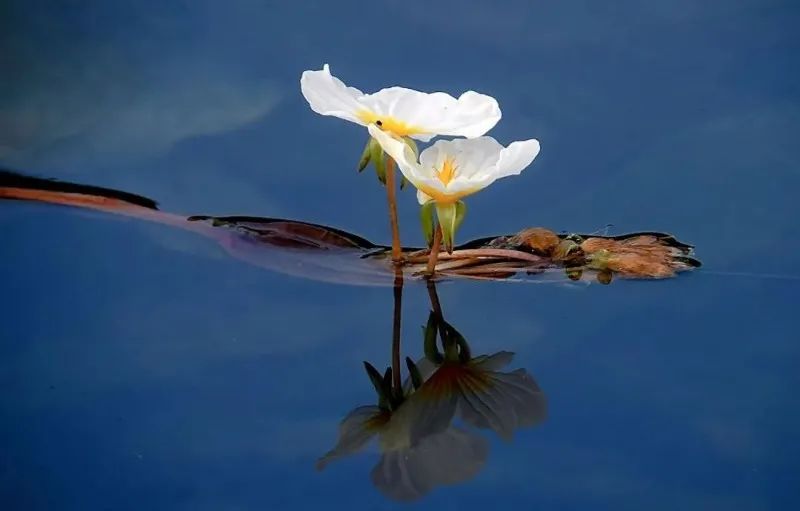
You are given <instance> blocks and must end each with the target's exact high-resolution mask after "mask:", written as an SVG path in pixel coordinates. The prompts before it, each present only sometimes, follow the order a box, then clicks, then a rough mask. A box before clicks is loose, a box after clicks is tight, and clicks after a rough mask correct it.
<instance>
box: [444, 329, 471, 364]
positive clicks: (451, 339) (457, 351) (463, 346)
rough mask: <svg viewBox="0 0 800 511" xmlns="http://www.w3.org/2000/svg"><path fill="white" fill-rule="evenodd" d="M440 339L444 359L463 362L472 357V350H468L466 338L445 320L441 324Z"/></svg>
mask: <svg viewBox="0 0 800 511" xmlns="http://www.w3.org/2000/svg"><path fill="white" fill-rule="evenodd" d="M442 340H443V344H444V357H445V359H447V360H450V361H453V362H455V361H459V362H461V363H462V364H465V363H467V362H469V360H470V359H471V358H472V350H470V348H469V344H468V343H467V340H466V339H465V338H464V336H463V335H461V332H459V331H458V330H456V329H455V328H454V327H453V325H451V324H450V323H448V322H447V321H444V322H443V324H442Z"/></svg>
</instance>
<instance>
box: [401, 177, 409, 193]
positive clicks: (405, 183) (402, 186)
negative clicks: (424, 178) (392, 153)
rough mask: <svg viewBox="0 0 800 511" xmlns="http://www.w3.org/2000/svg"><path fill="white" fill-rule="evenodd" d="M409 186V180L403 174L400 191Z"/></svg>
mask: <svg viewBox="0 0 800 511" xmlns="http://www.w3.org/2000/svg"><path fill="white" fill-rule="evenodd" d="M407 184H408V179H406V176H404V175H403V174H402V173H401V174H400V189H401V190H403V189H404V188H405V187H406V185H407Z"/></svg>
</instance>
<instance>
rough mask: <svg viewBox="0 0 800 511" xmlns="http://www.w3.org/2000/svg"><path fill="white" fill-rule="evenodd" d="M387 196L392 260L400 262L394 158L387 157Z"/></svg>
mask: <svg viewBox="0 0 800 511" xmlns="http://www.w3.org/2000/svg"><path fill="white" fill-rule="evenodd" d="M386 196H387V198H388V199H389V222H390V223H391V226H392V261H394V262H395V263H399V262H400V261H401V259H402V257H403V256H402V251H401V250H402V249H401V248H400V225H399V223H398V221H397V199H396V197H395V185H394V160H393V159H391V158H386Z"/></svg>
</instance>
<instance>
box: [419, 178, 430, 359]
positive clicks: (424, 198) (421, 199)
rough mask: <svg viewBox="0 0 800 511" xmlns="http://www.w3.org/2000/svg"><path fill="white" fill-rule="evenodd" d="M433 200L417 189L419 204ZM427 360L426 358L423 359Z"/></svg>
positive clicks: (422, 204)
mask: <svg viewBox="0 0 800 511" xmlns="http://www.w3.org/2000/svg"><path fill="white" fill-rule="evenodd" d="M432 200H433V197H431V196H430V195H428V194H427V193H425V192H423V191H422V190H417V202H419V205H420V206H424V205H425V204H427V203H429V202H430V201H432ZM425 360H427V359H425Z"/></svg>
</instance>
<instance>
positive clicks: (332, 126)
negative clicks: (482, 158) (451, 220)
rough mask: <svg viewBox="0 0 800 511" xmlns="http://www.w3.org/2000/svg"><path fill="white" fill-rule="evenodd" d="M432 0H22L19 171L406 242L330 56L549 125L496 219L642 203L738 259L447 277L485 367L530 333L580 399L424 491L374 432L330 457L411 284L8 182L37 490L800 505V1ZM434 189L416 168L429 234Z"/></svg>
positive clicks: (486, 206)
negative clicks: (285, 257)
mask: <svg viewBox="0 0 800 511" xmlns="http://www.w3.org/2000/svg"><path fill="white" fill-rule="evenodd" d="M426 4H427V3H423V2H418V3H417V2H394V1H386V2H380V1H378V2H363V3H362V2H344V1H339V2H323V1H310V2H304V3H302V6H301V5H294V4H291V3H289V2H281V3H277V2H226V3H225V5H224V6H223V4H222V3H219V2H136V3H133V4H131V5H127V6H125V5H116V3H112V2H101V1H96V2H74V3H73V2H55V1H52V2H29V1H26V2H22V1H18V2H14V1H11V2H4V3H3V4H2V6H1V7H0V77H2V78H0V165H2V167H4V168H10V169H14V170H17V171H22V172H26V173H29V174H35V175H39V176H47V177H54V178H58V179H61V180H65V181H76V182H83V183H90V184H95V185H101V186H107V187H111V188H117V189H122V190H127V191H130V192H134V193H138V194H142V195H145V196H148V197H152V198H154V199H156V200H158V201H159V203H160V204H161V207H162V208H163V209H165V210H168V211H174V212H182V213H187V214H214V215H225V214H243V215H260V216H272V217H286V218H294V219H299V220H308V221H314V222H320V223H325V224H328V225H334V226H337V227H340V228H343V229H346V230H348V231H351V232H355V233H358V234H360V235H362V236H365V237H367V238H369V239H371V240H373V241H375V242H379V243H385V242H387V241H388V219H387V217H386V213H385V211H386V210H385V198H384V194H383V190H382V189H381V188H380V187H379V186H378V184H377V181H376V180H375V178H374V176H372V175H369V174H368V173H365V174H364V175H357V174H356V172H355V168H354V167H355V163H356V161H357V159H358V156H359V154H360V150H361V148H362V146H363V144H364V142H365V137H366V134H365V132H364V131H363V130H362V129H359V128H357V127H355V126H353V125H348V124H347V123H344V122H342V121H338V120H335V119H332V118H323V117H320V116H317V115H315V114H313V113H312V112H311V111H310V110H309V109H308V107H307V105H306V103H305V101H304V99H303V98H302V96H301V95H300V92H299V85H298V80H299V76H300V73H301V72H302V71H303V70H305V69H312V68H313V69H316V68H319V67H321V65H322V64H323V63H325V62H329V63H330V64H331V67H332V70H333V72H334V74H336V75H338V76H340V77H342V78H343V79H344V80H345V81H346V82H347V83H349V84H352V85H354V86H357V87H359V88H362V89H363V90H367V91H370V90H377V89H378V88H381V87H383V86H387V85H392V84H402V85H406V86H410V87H414V88H417V89H421V90H446V91H449V92H451V93H460V92H461V91H462V90H464V89H468V88H473V89H476V90H479V91H482V92H486V93H489V94H492V95H494V96H495V97H497V98H498V101H499V102H500V104H501V107H502V108H503V120H502V121H501V122H500V123H499V124H498V126H497V127H496V128H495V129H494V130H493V131H492V135H494V136H495V137H496V138H498V139H499V140H500V141H502V142H504V143H508V142H510V141H512V140H516V139H523V138H529V137H536V138H538V139H539V140H540V141H541V143H542V153H541V155H540V156H539V157H538V158H537V160H536V161H535V162H534V164H533V166H532V167H531V168H529V169H528V170H526V171H525V172H524V173H523V174H522V176H521V177H518V178H514V179H508V180H504V181H502V182H499V183H497V184H496V185H494V186H493V187H491V188H490V189H489V190H487V191H485V192H484V193H481V194H478V195H476V196H475V197H473V198H472V199H471V200H470V201H469V205H470V212H469V216H468V218H467V221H466V222H465V225H464V227H463V228H462V230H461V232H460V237H461V239H462V240H466V239H468V238H473V237H479V236H486V235H495V234H501V233H506V232H512V231H516V230H518V229H520V228H522V227H526V226H531V225H544V226H547V227H550V228H553V229H555V230H568V231H593V230H596V229H598V228H601V227H603V226H605V225H606V224H609V223H610V224H613V225H614V227H613V228H612V232H620V233H621V232H627V231H635V230H662V231H669V232H672V233H674V234H676V235H677V236H678V237H679V238H680V239H682V240H685V241H688V242H691V243H694V244H696V246H697V253H698V256H699V257H700V258H701V259H702V260H703V261H704V263H705V266H704V268H703V269H701V270H699V271H697V272H694V273H691V274H687V275H682V276H681V277H680V278H677V279H674V280H669V281H661V282H615V283H613V284H612V285H610V286H600V285H591V286H588V287H585V286H578V287H575V286H567V285H563V284H545V285H526V284H510V283H478V282H455V283H448V284H444V285H442V286H440V288H439V295H440V298H441V301H442V306H443V308H444V309H445V311H446V315H447V319H448V321H450V322H451V323H452V324H453V325H454V326H455V327H456V328H457V329H458V330H459V331H460V332H461V333H462V334H463V335H464V336H465V337H466V338H467V339H468V340H469V343H470V346H471V348H472V351H473V355H479V354H492V353H496V352H500V351H504V350H505V351H513V352H515V353H516V356H515V358H514V360H513V362H512V363H511V364H510V365H509V366H508V369H507V370H509V371H510V370H511V369H517V368H524V369H525V370H526V371H527V373H528V374H529V375H530V376H531V377H533V378H534V379H535V381H536V382H537V383H538V385H539V386H540V387H541V390H542V391H543V393H544V395H545V396H546V399H547V418H546V420H545V421H544V422H542V423H540V424H538V425H536V426H535V427H530V428H522V429H519V430H517V431H516V432H515V434H514V438H513V441H510V442H508V441H502V440H500V439H499V438H498V435H496V434H494V433H493V432H491V431H479V432H478V433H477V435H478V437H479V438H478V439H477V440H474V441H475V442H477V443H478V444H480V445H481V446H483V447H484V448H485V452H484V454H485V456H484V457H485V460H483V461H482V462H480V463H476V466H477V468H476V470H475V472H476V473H475V475H474V477H472V478H471V479H469V480H468V481H465V482H461V483H459V484H455V485H449V486H437V487H435V488H433V489H432V490H431V491H430V492H429V493H428V494H427V495H426V496H424V497H422V498H420V499H418V500H416V501H414V502H413V503H398V502H395V501H394V500H392V499H390V498H387V496H385V495H384V494H383V493H382V492H381V491H380V490H379V489H377V488H376V486H375V485H373V483H372V481H371V478H370V472H371V471H372V470H373V467H374V466H375V465H376V464H377V463H378V462H379V460H380V457H381V454H380V452H379V449H378V447H377V446H376V445H375V444H374V443H373V444H372V445H371V446H370V447H368V448H367V449H366V450H365V451H364V452H363V453H360V454H357V455H354V456H351V457H348V458H345V459H342V460H339V461H336V462H334V463H332V464H331V465H330V466H328V467H327V468H326V469H325V470H324V471H321V472H318V471H317V470H316V469H315V462H316V460H317V459H318V458H319V457H320V456H321V455H323V454H324V453H325V452H326V451H328V450H329V449H330V448H331V447H333V445H334V444H335V442H336V437H337V430H338V424H339V421H340V420H341V419H342V418H343V417H344V416H345V415H346V414H347V413H348V412H349V411H350V410H352V409H353V408H355V407H357V406H360V405H371V404H375V402H376V397H375V391H374V390H373V388H372V385H371V384H370V381H369V380H368V378H367V376H366V374H365V372H364V370H363V367H362V361H364V360H367V361H370V362H371V363H372V364H374V365H375V366H376V367H378V368H381V369H382V368H383V367H386V366H387V365H388V364H389V362H390V355H391V349H390V348H391V339H392V310H393V298H392V290H391V289H390V288H362V287H352V286H342V285H334V284H326V283H319V282H314V281H309V280H303V279H298V278H295V277H290V276H286V275H282V274H278V273H273V272H269V271H266V270H264V269H260V268H257V267H254V266H250V265H247V264H245V263H243V262H241V261H237V260H235V259H232V258H230V257H228V256H227V255H226V254H225V253H224V252H223V251H222V250H221V249H220V248H219V247H218V246H217V245H215V244H214V243H213V242H210V241H207V240H204V239H202V238H199V237H196V236H194V235H192V234H191V233H186V232H180V231H176V230H173V229H170V228H169V227H166V226H159V225H153V224H146V223H143V222H138V221H135V220H122V219H118V218H111V217H108V216H104V215H102V214H99V213H89V212H81V211H77V210H71V209H65V208H61V207H57V206H48V205H41V204H32V203H20V202H3V203H0V228H1V229H2V233H3V239H2V241H0V282H2V296H3V298H4V299H3V306H2V307H0V325H2V327H0V388H2V392H0V499H1V502H2V507H3V509H8V510H39V509H42V510H44V509H47V510H50V509H63V510H72V509H75V510H88V509H115V510H117V509H185V510H193V511H196V510H206V509H208V510H237V511H238V510H265V509H318V508H320V507H322V508H325V509H376V510H377V509H401V508H402V509H406V508H412V507H413V508H418V509H441V510H444V509H480V508H484V507H485V506H495V507H499V508H500V509H528V508H534V509H614V510H617V509H724V510H730V509H746V510H751V509H781V510H782V509H792V508H795V507H797V506H798V505H800V490H798V488H800V462H798V459H800V447H799V446H800V443H799V442H798V440H800V438H798V436H799V435H798V433H797V432H798V431H799V430H800V398H798V394H797V392H796V389H797V387H798V385H800V376H799V375H798V372H797V364H798V360H799V356H800V344H798V334H797V331H798V326H799V325H800V322H799V321H798V318H797V312H796V311H797V306H798V303H797V302H798V300H797V294H796V290H797V284H798V276H800V270H798V268H800V221H798V217H799V214H800V206H798V205H797V204H798V203H797V194H798V190H800V148H798V145H797V137H798V133H800V95H799V94H798V73H797V71H796V69H795V67H796V57H797V54H798V51H799V50H800V37H798V32H797V30H796V26H797V24H798V22H800V9H798V8H797V6H796V5H795V4H794V3H793V2H780V1H774V2H771V1H764V0H762V1H756V0H753V1H736V2H691V1H688V0H680V1H677V2H676V1H669V2H668V1H657V2H650V3H648V4H647V5H646V6H644V5H643V4H641V3H640V2H633V1H623V2H616V3H614V5H613V6H611V5H607V4H605V3H603V4H602V5H600V3H596V2H588V1H564V2H549V3H541V4H538V3H537V5H535V6H533V5H531V4H532V2H528V1H522V0H519V1H511V2H495V1H492V2H489V1H482V0H481V1H471V2H463V1H443V2H436V3H435V5H426ZM416 210H417V207H416V203H415V201H414V200H413V193H412V192H410V191H408V190H407V191H406V192H404V193H403V194H402V196H401V200H400V214H401V217H400V221H401V228H402V232H403V237H404V241H406V243H408V244H419V243H420V242H421V234H420V232H419V229H418V226H417V211H416ZM728 272H735V273H737V275H730V274H728ZM738 273H754V274H758V276H748V275H738ZM769 275H784V276H786V277H783V278H772V277H770V276H769ZM428 310H429V303H428V294H427V292H426V289H425V287H424V286H422V285H419V284H409V285H407V286H406V288H405V293H404V296H403V311H402V312H403V317H402V342H403V345H402V349H403V356H404V357H405V356H409V357H411V358H412V359H417V358H419V357H420V356H421V355H422V349H423V347H422V337H421V333H420V325H423V324H424V323H425V322H426V320H427V317H428ZM449 456H450V457H451V459H453V460H458V459H459V458H458V456H457V455H456V454H443V455H442V458H443V459H446V458H448V457H449ZM434 480H436V478H435V477H434V476H433V475H431V476H430V477H429V481H434Z"/></svg>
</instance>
